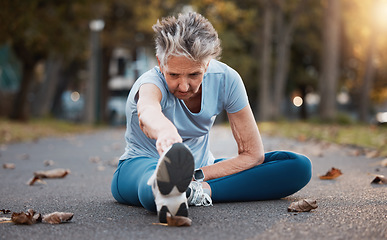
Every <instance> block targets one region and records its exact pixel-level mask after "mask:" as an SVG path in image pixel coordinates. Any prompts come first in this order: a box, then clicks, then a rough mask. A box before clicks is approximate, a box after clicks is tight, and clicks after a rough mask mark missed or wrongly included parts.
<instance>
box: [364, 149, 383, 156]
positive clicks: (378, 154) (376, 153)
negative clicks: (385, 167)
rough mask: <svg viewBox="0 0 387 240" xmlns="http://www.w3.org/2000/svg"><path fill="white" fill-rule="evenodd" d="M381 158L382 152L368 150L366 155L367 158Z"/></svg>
mask: <svg viewBox="0 0 387 240" xmlns="http://www.w3.org/2000/svg"><path fill="white" fill-rule="evenodd" d="M379 156H380V152H379V151H378V150H368V151H367V153H366V157H367V158H377V157H379Z"/></svg>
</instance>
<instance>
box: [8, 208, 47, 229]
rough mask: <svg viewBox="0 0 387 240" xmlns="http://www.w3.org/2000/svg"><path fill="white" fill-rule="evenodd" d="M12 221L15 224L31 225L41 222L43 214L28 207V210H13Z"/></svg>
mask: <svg viewBox="0 0 387 240" xmlns="http://www.w3.org/2000/svg"><path fill="white" fill-rule="evenodd" d="M11 221H12V222H13V223H15V224H25V225H31V224H34V223H36V222H41V215H40V214H35V211H34V210H32V209H28V210H27V212H20V213H16V212H13V213H12V216H11Z"/></svg>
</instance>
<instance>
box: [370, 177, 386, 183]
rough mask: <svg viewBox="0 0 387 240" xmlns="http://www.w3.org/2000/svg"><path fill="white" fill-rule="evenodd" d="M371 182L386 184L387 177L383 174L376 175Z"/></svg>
mask: <svg viewBox="0 0 387 240" xmlns="http://www.w3.org/2000/svg"><path fill="white" fill-rule="evenodd" d="M371 183H374V184H387V178H386V177H385V176H383V175H377V176H376V177H375V178H374V180H372V182H371Z"/></svg>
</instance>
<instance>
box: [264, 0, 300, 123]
mask: <svg viewBox="0 0 387 240" xmlns="http://www.w3.org/2000/svg"><path fill="white" fill-rule="evenodd" d="M304 2H305V1H304V0H301V1H299V2H298V4H297V6H296V9H295V10H294V11H293V12H292V13H291V16H290V17H289V20H288V21H287V22H285V19H284V7H283V4H284V3H283V2H278V3H277V4H278V10H277V17H276V22H277V27H276V28H277V29H276V30H277V34H276V35H277V50H276V66H275V70H274V86H273V88H274V94H273V104H274V106H273V107H272V117H273V119H278V118H280V117H281V115H282V112H281V109H282V104H283V101H284V96H285V86H286V78H287V76H288V73H289V61H290V47H291V45H292V42H293V36H292V34H293V30H294V26H295V24H296V21H297V17H298V16H299V14H300V12H301V11H302V9H303V5H304Z"/></svg>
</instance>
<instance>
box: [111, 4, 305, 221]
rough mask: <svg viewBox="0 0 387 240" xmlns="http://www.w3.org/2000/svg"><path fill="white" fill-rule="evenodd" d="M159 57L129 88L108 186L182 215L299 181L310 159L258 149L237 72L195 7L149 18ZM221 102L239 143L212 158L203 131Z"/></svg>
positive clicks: (281, 190) (270, 195) (162, 216)
mask: <svg viewBox="0 0 387 240" xmlns="http://www.w3.org/2000/svg"><path fill="white" fill-rule="evenodd" d="M153 30H154V31H155V42H156V56H157V60H158V63H159V66H158V67H154V68H153V69H151V70H149V71H148V72H146V73H145V74H143V75H142V76H141V77H140V78H139V79H138V80H137V81H136V83H135V84H134V86H133V88H132V89H131V91H130V93H129V96H128V100H127V105H126V115H127V129H126V133H125V139H126V143H127V145H126V148H125V153H124V154H123V155H122V156H121V158H120V159H121V160H120V162H119V165H118V167H117V170H116V172H115V173H114V177H113V181H112V185H111V190H112V194H113V196H114V198H115V199H116V200H117V201H118V202H120V203H124V204H130V205H136V206H143V207H144V208H146V209H148V210H149V211H153V212H156V211H157V213H158V216H159V221H160V222H162V223H165V222H166V221H167V214H168V213H169V214H171V216H185V217H186V216H188V205H195V206H210V205H212V203H213V202H214V203H215V202H231V201H257V200H268V199H278V198H282V197H286V196H288V195H291V194H293V193H295V192H297V191H299V190H300V189H301V188H303V187H304V186H305V185H306V184H307V183H308V182H309V180H310V178H311V162H310V161H309V159H308V158H307V157H305V156H303V155H300V154H296V153H293V152H285V151H275V152H269V153H266V154H265V153H264V148H263V144H262V139H261V136H260V133H259V130H258V127H257V124H256V121H255V119H254V116H253V113H252V111H251V108H250V105H249V102H248V98H247V94H246V90H245V88H244V84H243V82H242V79H241V77H240V76H239V75H238V73H237V72H236V71H235V70H233V69H232V68H230V67H229V66H227V65H226V64H224V63H221V62H219V61H218V60H216V59H217V58H218V57H219V56H220V53H221V46H220V40H219V38H218V34H217V32H216V31H215V29H214V28H213V26H212V25H211V23H210V22H209V21H208V20H207V19H206V18H204V17H203V16H201V15H200V14H198V13H193V12H191V13H187V14H180V15H179V16H178V18H175V17H168V18H164V19H162V20H161V21H157V23H156V24H155V25H154V26H153ZM223 110H225V111H226V112H227V116H228V120H229V122H230V126H231V129H232V132H233V135H234V138H235V140H236V143H237V145H238V154H237V156H236V157H234V158H230V159H215V158H214V156H213V155H212V154H211V151H210V149H209V132H210V129H211V127H212V125H213V123H214V121H215V118H216V116H217V115H218V114H219V113H220V112H222V111H223Z"/></svg>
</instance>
